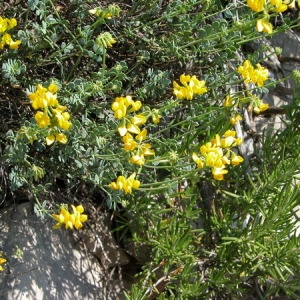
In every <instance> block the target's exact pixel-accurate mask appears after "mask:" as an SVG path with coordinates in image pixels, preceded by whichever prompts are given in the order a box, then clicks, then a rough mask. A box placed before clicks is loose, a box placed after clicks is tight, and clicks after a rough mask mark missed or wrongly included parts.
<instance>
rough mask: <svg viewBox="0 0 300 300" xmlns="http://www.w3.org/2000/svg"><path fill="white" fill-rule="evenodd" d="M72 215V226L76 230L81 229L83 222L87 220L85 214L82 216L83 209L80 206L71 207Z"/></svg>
mask: <svg viewBox="0 0 300 300" xmlns="http://www.w3.org/2000/svg"><path fill="white" fill-rule="evenodd" d="M71 207H72V210H73V215H74V221H73V225H74V227H75V228H76V229H79V228H82V227H83V224H82V223H84V222H86V221H87V220H88V216H87V215H85V214H82V213H83V212H84V208H83V206H82V205H78V206H76V207H75V206H74V205H71Z"/></svg>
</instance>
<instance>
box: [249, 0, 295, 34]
mask: <svg viewBox="0 0 300 300" xmlns="http://www.w3.org/2000/svg"><path fill="white" fill-rule="evenodd" d="M247 5H248V6H249V7H250V8H251V9H252V10H253V11H255V12H263V13H264V16H263V17H262V18H261V19H258V20H257V22H256V29H257V31H258V32H266V33H268V34H270V33H272V32H273V26H272V24H271V23H270V22H269V19H270V16H269V12H276V13H281V12H284V11H286V10H287V9H288V8H295V5H296V4H295V0H292V1H284V0H269V1H268V0H247Z"/></svg>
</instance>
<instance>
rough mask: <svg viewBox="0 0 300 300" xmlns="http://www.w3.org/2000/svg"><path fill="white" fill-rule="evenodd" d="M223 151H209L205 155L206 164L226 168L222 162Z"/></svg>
mask: <svg viewBox="0 0 300 300" xmlns="http://www.w3.org/2000/svg"><path fill="white" fill-rule="evenodd" d="M222 157H223V153H221V152H209V153H208V154H207V155H206V156H205V164H206V165H207V166H208V167H216V168H224V167H225V166H224V164H223V162H222Z"/></svg>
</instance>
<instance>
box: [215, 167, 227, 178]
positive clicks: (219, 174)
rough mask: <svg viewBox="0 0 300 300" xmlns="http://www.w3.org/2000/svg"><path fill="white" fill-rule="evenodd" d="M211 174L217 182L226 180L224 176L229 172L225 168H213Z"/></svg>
mask: <svg viewBox="0 0 300 300" xmlns="http://www.w3.org/2000/svg"><path fill="white" fill-rule="evenodd" d="M211 173H212V174H213V177H214V179H215V180H224V174H227V173H228V170H225V169H223V168H212V169H211Z"/></svg>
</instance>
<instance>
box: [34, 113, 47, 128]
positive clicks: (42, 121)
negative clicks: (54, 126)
mask: <svg viewBox="0 0 300 300" xmlns="http://www.w3.org/2000/svg"><path fill="white" fill-rule="evenodd" d="M34 118H35V120H36V122H37V124H38V126H39V127H40V128H44V127H47V126H49V125H50V117H49V116H48V115H47V114H46V113H44V112H41V111H38V112H37V113H36V114H35V116H34Z"/></svg>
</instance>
